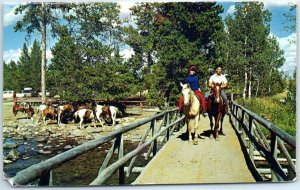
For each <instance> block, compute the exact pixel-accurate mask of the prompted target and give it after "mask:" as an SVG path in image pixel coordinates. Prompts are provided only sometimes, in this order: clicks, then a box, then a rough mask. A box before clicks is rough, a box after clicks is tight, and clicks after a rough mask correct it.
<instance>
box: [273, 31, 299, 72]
mask: <svg viewBox="0 0 300 190" xmlns="http://www.w3.org/2000/svg"><path fill="white" fill-rule="evenodd" d="M275 37H276V36H275ZM276 38H277V41H278V43H279V47H280V49H282V50H283V51H284V58H285V63H284V64H283V66H282V67H281V68H280V70H281V71H283V72H285V73H288V74H289V75H292V74H293V71H294V69H295V67H296V65H297V59H296V57H297V46H296V44H295V43H291V42H290V41H291V40H293V39H296V33H293V34H291V35H289V36H287V37H282V38H278V37H276Z"/></svg>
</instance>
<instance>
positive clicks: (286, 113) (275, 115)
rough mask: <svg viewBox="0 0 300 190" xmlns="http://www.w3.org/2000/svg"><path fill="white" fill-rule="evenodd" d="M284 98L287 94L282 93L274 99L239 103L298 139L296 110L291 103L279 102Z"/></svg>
mask: <svg viewBox="0 0 300 190" xmlns="http://www.w3.org/2000/svg"><path fill="white" fill-rule="evenodd" d="M284 97H286V94H285V93H281V94H277V95H275V96H272V97H263V98H253V99H249V100H245V101H244V100H238V103H239V104H241V105H243V106H244V107H246V108H247V109H249V110H251V111H252V112H254V113H256V114H257V115H259V116H261V117H263V118H265V119H267V120H268V121H270V122H271V123H273V124H274V125H276V126H277V127H279V128H281V129H282V130H284V131H285V132H287V133H288V134H290V135H292V136H293V137H296V109H295V108H294V107H293V106H292V105H291V104H290V103H282V102H280V101H279V100H280V99H283V98H284Z"/></svg>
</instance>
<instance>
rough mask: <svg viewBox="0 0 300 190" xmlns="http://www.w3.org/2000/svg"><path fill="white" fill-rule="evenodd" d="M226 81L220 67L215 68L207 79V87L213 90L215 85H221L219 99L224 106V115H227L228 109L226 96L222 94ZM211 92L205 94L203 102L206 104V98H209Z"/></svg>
mask: <svg viewBox="0 0 300 190" xmlns="http://www.w3.org/2000/svg"><path fill="white" fill-rule="evenodd" d="M227 83H228V81H227V79H226V77H225V75H223V74H222V66H221V65H218V66H217V67H216V68H215V73H214V74H213V75H212V76H211V77H210V78H209V81H208V86H209V87H210V88H211V89H213V88H214V87H215V84H221V97H222V99H223V101H224V104H225V113H226V114H227V115H228V107H227V105H228V104H227V95H226V94H225V92H224V89H225V88H226V87H227ZM210 94H211V91H208V92H206V93H205V100H206V102H207V100H208V97H209V96H210Z"/></svg>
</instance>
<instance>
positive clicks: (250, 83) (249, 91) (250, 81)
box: [248, 67, 252, 98]
mask: <svg viewBox="0 0 300 190" xmlns="http://www.w3.org/2000/svg"><path fill="white" fill-rule="evenodd" d="M251 78H252V68H251V67H250V69H249V87H248V98H251V90H252V80H251Z"/></svg>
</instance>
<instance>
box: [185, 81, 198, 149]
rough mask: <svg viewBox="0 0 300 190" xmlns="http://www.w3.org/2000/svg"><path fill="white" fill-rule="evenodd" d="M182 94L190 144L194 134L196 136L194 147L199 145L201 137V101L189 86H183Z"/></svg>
mask: <svg viewBox="0 0 300 190" xmlns="http://www.w3.org/2000/svg"><path fill="white" fill-rule="evenodd" d="M180 85H181V87H182V94H183V99H184V107H183V110H184V115H185V119H186V123H187V133H188V138H189V142H192V133H194V134H195V137H194V142H193V144H194V145H197V144H198V135H199V131H198V130H199V129H198V128H199V127H198V126H199V123H200V122H199V121H200V106H201V104H200V101H199V100H198V98H197V97H196V95H195V93H194V92H193V90H192V89H191V88H190V86H189V84H182V83H180Z"/></svg>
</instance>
